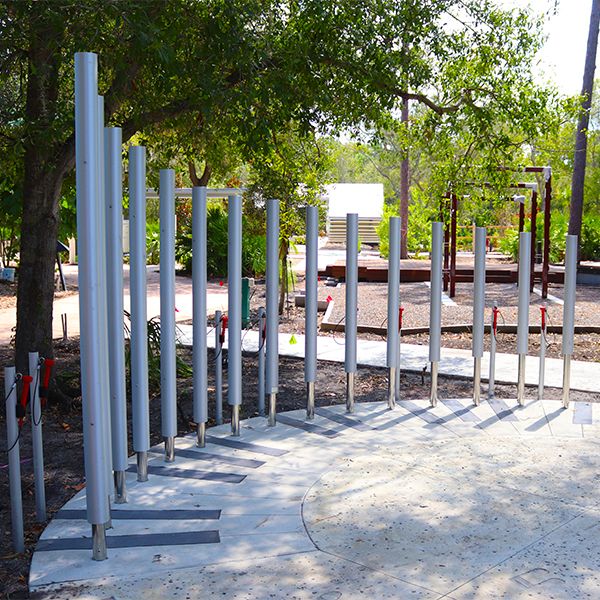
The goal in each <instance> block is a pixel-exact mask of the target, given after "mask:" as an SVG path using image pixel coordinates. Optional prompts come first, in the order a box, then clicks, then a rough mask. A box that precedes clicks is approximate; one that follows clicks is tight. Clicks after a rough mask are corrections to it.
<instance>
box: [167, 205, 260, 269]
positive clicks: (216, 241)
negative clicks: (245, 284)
mask: <svg viewBox="0 0 600 600" xmlns="http://www.w3.org/2000/svg"><path fill="white" fill-rule="evenodd" d="M206 229H207V235H206V250H207V271H208V275H209V277H220V276H224V275H227V243H228V239H229V235H228V231H227V212H226V211H225V209H224V208H223V207H222V206H220V205H209V206H208V208H207V213H206ZM245 230H246V227H244V226H242V273H243V275H244V276H245V277H255V276H260V275H263V274H264V273H265V270H266V264H267V245H266V238H265V236H264V235H260V234H255V233H247V232H246V231H245ZM175 257H176V259H177V262H178V263H180V264H181V265H182V267H183V269H184V270H185V271H188V272H191V270H192V230H191V219H188V220H187V221H184V220H181V221H180V222H179V227H178V233H177V240H176V245H175Z"/></svg>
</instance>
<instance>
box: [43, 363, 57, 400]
mask: <svg viewBox="0 0 600 600" xmlns="http://www.w3.org/2000/svg"><path fill="white" fill-rule="evenodd" d="M53 366H54V360H53V359H52V358H44V375H43V377H42V384H41V385H40V402H41V404H42V406H46V401H47V400H48V386H49V385H50V375H51V374H52V367H53Z"/></svg>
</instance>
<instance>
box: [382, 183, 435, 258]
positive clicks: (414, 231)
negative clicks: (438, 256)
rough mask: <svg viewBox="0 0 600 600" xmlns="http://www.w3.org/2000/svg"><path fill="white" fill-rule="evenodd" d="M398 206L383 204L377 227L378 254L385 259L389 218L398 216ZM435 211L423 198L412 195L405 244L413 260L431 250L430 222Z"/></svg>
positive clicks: (388, 244)
mask: <svg viewBox="0 0 600 600" xmlns="http://www.w3.org/2000/svg"><path fill="white" fill-rule="evenodd" d="M398 208H399V207H398V205H397V204H394V205H390V204H387V203H386V204H385V205H384V207H383V217H382V220H381V223H380V224H379V225H378V227H377V235H378V236H379V252H380V254H381V256H383V257H385V258H387V257H388V254H389V251H390V242H389V238H390V224H389V218H390V217H393V216H398ZM435 215H436V211H435V210H434V209H432V208H431V207H430V206H428V204H427V200H426V198H425V197H424V196H420V195H418V194H416V193H415V194H413V200H412V202H411V203H410V208H409V212H408V232H407V236H406V244H407V247H408V251H409V252H411V253H414V255H415V258H418V257H419V254H420V253H422V252H426V253H429V250H430V249H431V222H432V221H433V220H434V219H435Z"/></svg>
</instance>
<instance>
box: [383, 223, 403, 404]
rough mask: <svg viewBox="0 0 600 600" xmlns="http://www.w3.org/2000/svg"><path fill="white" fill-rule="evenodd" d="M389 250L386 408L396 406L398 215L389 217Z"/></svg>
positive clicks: (398, 305) (398, 311) (398, 268)
mask: <svg viewBox="0 0 600 600" xmlns="http://www.w3.org/2000/svg"><path fill="white" fill-rule="evenodd" d="M389 227H390V252H389V262H388V304H387V325H388V327H387V358H386V361H387V363H386V364H387V367H388V369H389V382H388V408H389V409H392V408H394V407H395V406H396V379H397V378H398V377H400V373H398V370H397V369H398V350H399V343H398V338H399V332H398V327H399V326H398V324H399V319H400V297H399V287H400V217H390V221H389Z"/></svg>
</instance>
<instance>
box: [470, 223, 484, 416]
mask: <svg viewBox="0 0 600 600" xmlns="http://www.w3.org/2000/svg"><path fill="white" fill-rule="evenodd" d="M485 238H486V229H485V227H476V228H475V269H474V273H473V361H474V364H473V404H475V406H479V404H480V402H481V358H482V357H483V333H484V325H483V320H484V311H485Z"/></svg>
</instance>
